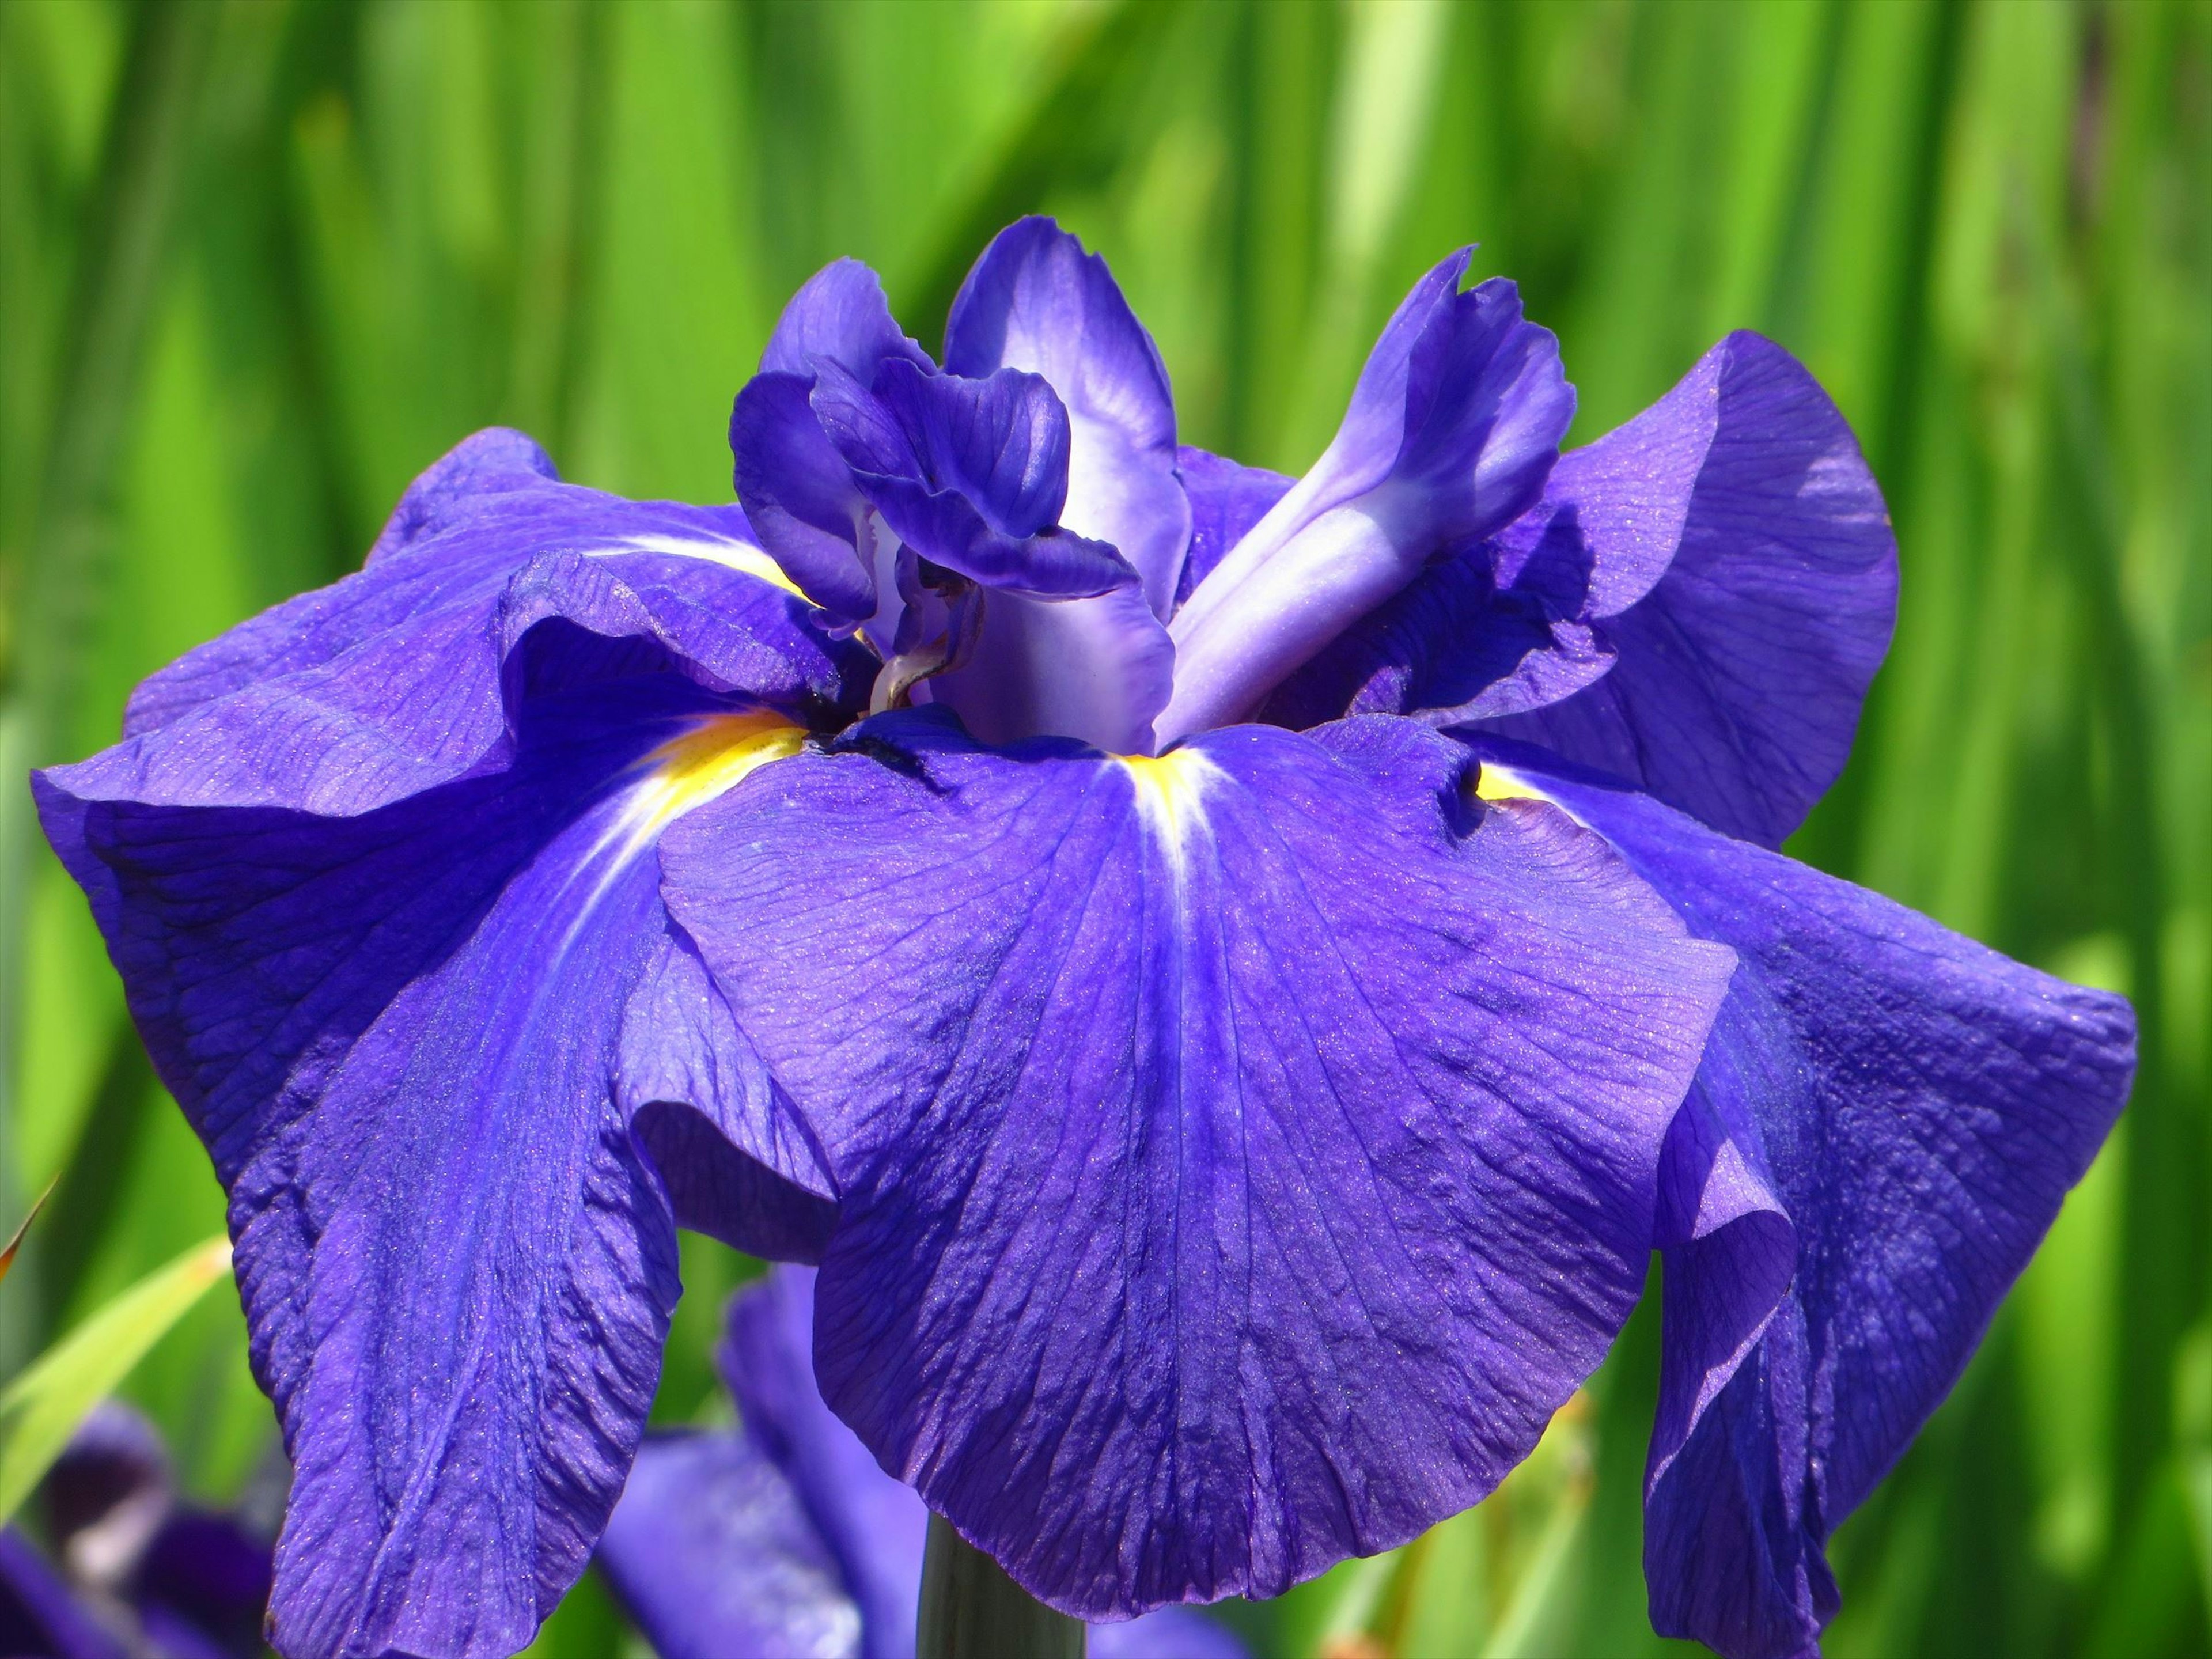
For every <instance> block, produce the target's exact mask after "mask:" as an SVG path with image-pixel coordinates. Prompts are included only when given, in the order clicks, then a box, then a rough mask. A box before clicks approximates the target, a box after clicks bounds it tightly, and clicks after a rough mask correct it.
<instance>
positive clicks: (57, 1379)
mask: <svg viewBox="0 0 2212 1659" xmlns="http://www.w3.org/2000/svg"><path fill="white" fill-rule="evenodd" d="M229 1274H230V1241H229V1240H228V1238H224V1237H215V1238H211V1239H209V1240H208V1241H207V1242H206V1243H203V1244H195V1245H194V1246H193V1247H192V1248H191V1249H189V1250H187V1251H185V1253H184V1255H180V1256H179V1257H178V1258H177V1259H176V1260H175V1261H172V1262H171V1263H170V1264H169V1265H168V1266H167V1267H163V1268H161V1269H160V1270H159V1271H158V1272H156V1273H154V1274H153V1275H151V1276H150V1277H149V1278H147V1279H141V1280H140V1281H139V1282H138V1283H137V1285H133V1286H131V1289H129V1290H128V1291H125V1292H124V1293H123V1294H122V1295H121V1296H119V1297H116V1298H115V1300H114V1301H112V1302H111V1303H109V1304H107V1305H106V1307H105V1308H102V1309H101V1310H100V1311H99V1312H98V1313H96V1314H94V1315H93V1316H92V1317H91V1318H89V1319H88V1320H86V1321H85V1322H84V1323H82V1325H80V1326H78V1327H77V1328H76V1329H75V1330H74V1331H71V1332H70V1334H69V1335H67V1336H66V1337H64V1338H63V1339H62V1340H61V1341H60V1342H58V1343H57V1344H56V1345H55V1346H53V1347H52V1348H50V1349H48V1350H47V1351H46V1353H44V1354H43V1355H41V1356H40V1358H38V1359H37V1360H35V1361H34V1362H33V1364H31V1366H30V1367H29V1369H27V1370H25V1371H24V1372H23V1373H22V1374H21V1376H17V1377H16V1378H15V1381H14V1382H12V1383H9V1385H8V1387H7V1389H6V1390H5V1391H4V1392H0V1522H6V1521H8V1520H9V1519H10V1518H12V1517H13V1516H14V1515H15V1511H16V1510H18V1509H20V1508H21V1507H22V1504H23V1500H24V1499H25V1498H28V1497H29V1496H30V1495H31V1492H32V1491H33V1488H34V1487H36V1486H38V1484H39V1481H40V1478H41V1477H42V1476H44V1475H45V1474H46V1471H47V1469H48V1468H52V1465H53V1461H54V1459H55V1458H57V1457H58V1456H60V1455H61V1453H62V1449H63V1448H64V1447H65V1446H66V1445H68V1444H69V1438H70V1435H72V1434H74V1433H75V1432H76V1426H77V1425H78V1424H80V1423H82V1421H83V1420H84V1419H85V1414H86V1413H88V1412H89V1411H91V1409H92V1408H93V1407H94V1406H96V1405H98V1404H99V1403H100V1401H102V1400H104V1399H106V1397H107V1396H108V1395H110V1394H112V1393H113V1392H114V1390H115V1387H116V1385H117V1384H118V1383H121V1382H122V1381H123V1379H124V1378H125V1376H129V1375H130V1374H131V1368H132V1367H133V1366H135V1365H137V1363H138V1362H139V1361H140V1360H141V1359H143V1358H145V1355H146V1351H147V1350H148V1349H149V1348H151V1347H152V1346H154V1345H155V1343H156V1342H158V1341H160V1340H161V1337H162V1336H163V1335H164V1334H166V1333H167V1331H168V1330H169V1329H170V1328H171V1327H173V1325H175V1324H176V1322H178V1321H179V1319H182V1318H183V1317H184V1316H185V1314H187V1313H189V1312H190V1311H191V1308H192V1305H193V1304H195V1303H197V1301H198V1300H199V1299H200V1297H202V1296H203V1295H204V1294H205V1293H206V1292H207V1290H208V1288H209V1287H210V1285H214V1284H215V1283H216V1281H217V1280H218V1279H226V1278H228V1277H229Z"/></svg>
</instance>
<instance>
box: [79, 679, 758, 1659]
mask: <svg viewBox="0 0 2212 1659" xmlns="http://www.w3.org/2000/svg"><path fill="white" fill-rule="evenodd" d="M585 638H586V639H588V638H589V636H585ZM545 648H546V649H548V650H565V651H569V652H574V651H577V650H581V649H584V648H586V647H584V646H583V645H582V644H580V642H579V641H577V640H576V639H574V638H573V637H561V636H556V638H555V639H554V640H553V641H551V642H550V644H549V645H548V646H547V647H545ZM592 648H594V649H599V650H602V651H605V652H609V653H620V652H621V651H623V650H624V649H626V648H629V647H624V646H623V644H622V643H621V642H617V641H599V642H598V644H597V645H596V646H595V647H592ZM517 672H518V675H519V677H520V678H521V679H522V680H523V681H524V682H525V683H526V684H527V683H528V682H529V681H531V680H532V678H553V679H554V680H555V681H556V683H557V682H558V679H559V678H560V677H559V676H558V675H550V676H549V675H546V674H544V671H542V670H541V671H540V672H539V673H538V675H533V674H532V669H531V665H529V664H527V663H525V664H523V665H521V666H520V668H519V669H518V670H517ZM700 696H701V694H700V693H699V692H698V690H696V687H693V686H691V684H690V682H689V681H688V680H685V679H684V678H683V677H681V676H678V675H671V674H670V673H667V672H665V671H659V672H648V673H638V674H636V675H635V678H629V679H624V678H601V679H599V680H598V681H596V682H595V683H592V684H588V685H586V686H585V687H583V688H580V689H579V690H572V691H569V692H568V693H566V694H560V695H554V696H541V697H538V698H534V699H532V700H530V701H527V702H525V703H524V704H523V706H522V710H521V726H520V731H519V732H518V737H517V744H516V749H517V755H516V760H515V763H514V764H513V767H512V768H511V769H509V770H508V771H507V772H505V773H502V774H498V775H489V776H485V777H480V778H476V779H470V780H465V781H461V782H459V783H457V784H455V785H453V786H449V787H447V788H445V789H442V790H438V791H433V792H431V793H428V794H426V795H422V796H418V797H416V798H413V799H409V800H406V801H402V802H398V803H395V804H394V805H391V806H389V807H386V808H383V809H381V810H380V811H374V812H368V813H364V814H361V815H357V816H354V817H342V818H330V817H316V816H313V815H310V814H306V813H301V812H297V811H282V810H272V809H270V808H205V807H200V808H178V807H174V806H168V805H146V804H143V803H140V802H134V801H131V800H127V799H125V800H113V799H85V798H83V797H82V796H71V795H70V794H68V793H64V790H65V788H66V782H67V775H66V774H64V775H62V781H59V782H57V781H52V778H51V777H50V778H49V779H48V780H42V793H43V795H44V800H43V805H44V806H45V809H46V818H47V823H48V827H49V831H50V833H51V834H52V836H53V837H54V839H55V841H56V842H57V845H58V848H60V850H61V851H62V853H63V854H64V860H65V861H66V862H67V863H68V864H69V865H70V867H71V869H72V870H73V872H76V873H77V874H78V875H79V877H80V878H81V879H82V880H83V881H84V882H85V884H86V885H87V887H88V891H90V893H91V895H92V897H93V901H94V914H95V915H96V916H97V917H98V918H99V919H100V921H101V923H102V925H103V929H104V931H105V932H106V934H107V936H108V939H109V941H110V945H111V948H112V950H113V951H115V953H116V956H117V960H118V967H119V968H120V969H122V971H123V975H124V978H125V985H126V987H127V988H128V990H129V992H130V994H131V1006H132V1011H133V1013H134V1015H135V1017H136V1018H137V1021H138V1023H139V1026H140V1030H141V1031H142V1032H143V1035H144V1036H146V1038H147V1041H148V1044H149V1048H150V1050H151V1052H152V1053H153V1054H154V1056H155V1061H156V1064H157V1065H158V1066H159V1067H160V1069H161V1073H162V1074H163V1076H164V1078H165V1079H167V1081H168V1082H169V1084H170V1085H171V1087H172V1089H173V1091H174V1092H175V1093H176V1094H177V1097H178V1098H179V1101H180V1103H182V1104H183V1105H184V1106H185V1109H186V1111H187V1113H188V1114H189V1115H191V1117H192V1119H193V1121H194V1123H195V1126H196V1127H197V1128H198V1129H199V1131H200V1133H201V1134H202V1136H203V1138H204V1139H205V1140H206V1141H207V1143H208V1146H209V1148H210V1152H211V1153H212V1154H213V1155H214V1157H215V1159H216V1167H217V1172H218V1174H219V1175H221V1176H222V1177H223V1179H224V1181H225V1182H226V1185H227V1186H228V1188H229V1189H230V1192H231V1200H232V1211H231V1213H232V1224H233V1229H234V1237H236V1239H237V1241H238V1262H239V1267H240V1286H241V1291H242V1294H243V1297H244V1299H245V1303H246V1313H247V1318H248V1323H249V1326H250V1328H251V1330H252V1339H253V1343H252V1353H253V1359H254V1363H255V1368H256V1373H257V1375H258V1376H259V1378H260V1379H261V1381H262V1382H263V1383H264V1386H265V1387H266V1388H267V1389H269V1391H270V1395H271V1396H272V1398H273V1399H274V1400H275V1401H276V1404H277V1407H278V1410H279V1413H280V1415H281V1416H282V1418H283V1423H284V1425H285V1430H286V1436H287V1443H288V1446H289V1449H290V1451H291V1453H292V1456H293V1460H294V1463H295V1470H296V1479H295V1484H294V1486H293V1490H292V1497H291V1502H290V1504H289V1510H288V1514H287V1517H286V1526H285V1533H284V1537H283V1541H282V1543H281V1546H280V1550H279V1556H278V1566H277V1583H276V1593H275V1595H274V1597H273V1599H272V1603H271V1618H272V1621H273V1628H274V1630H275V1632H276V1641H277V1644H278V1645H279V1646H280V1647H281V1648H283V1650H284V1651H285V1652H287V1653H288V1654H289V1655H292V1656H295V1659H304V1656H321V1655H352V1654H356V1653H376V1652H382V1651H385V1650H387V1649H397V1650H404V1651H407V1652H410V1653H416V1654H422V1655H426V1656H438V1655H448V1654H452V1655H473V1654H480V1653H493V1652H501V1653H504V1652H508V1651H512V1650H514V1649H516V1648H518V1647H520V1646H521V1645H524V1644H526V1643H527V1642H528V1640H529V1639H530V1637H531V1635H532V1632H533V1631H534V1630H535V1628H536V1626H537V1623H538V1620H539V1619H540V1618H541V1617H543V1615H544V1613H546V1612H548V1611H550V1608H551V1607H552V1606H553V1605H554V1603H555V1602H556V1601H557V1600H558V1599H559V1597H560V1595H562V1593H563V1592H564V1591H565V1590H566V1589H567V1588H568V1584H569V1583H571V1582H572V1581H573V1579H574V1577H575V1575H576V1573H577V1572H578V1571H580V1570H581V1567H582V1565H583V1564H584V1561H585V1559H586V1557H587V1555H588V1553H589V1552H590V1549H591V1547H592V1543H593V1541H595V1539H596V1537H597V1534H598V1531H599V1527H600V1525H601V1524H602V1522H604V1519H605V1515H606V1513H607V1510H608V1509H609V1507H610V1506H611V1504H612V1502H613V1500H614V1498H615V1496H616V1494H617V1492H618V1491H619V1490H620V1487H621V1484H622V1480H623V1474H624V1472H625V1470H626V1468H627V1465H628V1461H629V1454H630V1450H631V1448H632V1446H633V1445H634V1444H635V1437H636V1435H637V1433H638V1431H639V1429H640V1427H641V1425H642V1422H643V1419H644V1414H645V1412H646V1410H647V1407H648V1406H649V1404H650V1402H651V1399H652V1394H653V1385H654V1382H655V1379H656V1377H657V1375H658V1370H659V1350H660V1345H661V1341H662V1339H663V1337H664V1335H665V1327H666V1319H667V1315H668V1311H669V1309H670V1308H671V1306H672V1304H673V1303H674V1300H675V1297H676V1295H677V1292H678V1283H677V1279H676V1273H675V1261H674V1232H673V1221H672V1218H671V1214H670V1211H669V1204H668V1200H667V1197H666V1195H665V1193H664V1191H663V1188H662V1186H661V1182H660V1180H659V1175H658V1173H657V1171H656V1170H654V1169H653V1166H652V1164H650V1163H649V1162H647V1160H646V1159H645V1158H643V1157H642V1156H641V1152H640V1148H639V1142H638V1140H637V1139H635V1138H634V1137H633V1135H632V1133H630V1127H629V1123H628V1122H627V1121H626V1117H625V1113H624V1110H623V1106H622V1103H621V1102H620V1099H619V1091H618V1090H617V1088H616V1086H615V1083H614V1074H615V1071H616V1068H617V1065H618V1064H619V1060H620V1055H621V1046H622V1045H621V1038H622V1028H623V1015H624V1005H625V1002H626V1000H627V999H628V997H629V994H631V992H632V991H633V990H634V989H635V987H637V986H638V985H639V983H640V982H641V979H642V977H643V976H644V975H646V974H647V971H648V970H649V969H650V968H651V967H652V965H653V963H654V962H655V960H656V957H657V952H658V951H659V947H660V945H661V944H662V941H663V940H664V939H665V936H666V929H667V925H668V924H667V922H666V920H665V915H663V913H662V911H661V908H660V905H659V898H658V896H657V888H656V883H657V870H656V868H655V866H654V861H653V854H652V851H651V846H650V841H649V838H648V836H647V830H649V829H651V828H652V825H651V823H650V815H649V814H648V815H647V816H646V817H643V818H641V816H640V809H641V805H650V804H651V799H652V798H651V796H650V793H649V792H650V791H651V790H653V788H654V787H656V777H655V775H653V774H651V773H647V774H642V775H640V774H636V773H635V772H634V771H633V768H634V767H635V764H636V763H637V762H638V760H639V759H640V758H641V750H647V749H649V748H650V746H651V744H652V743H653V739H654V738H656V737H658V736H659V735H661V734H662V733H665V732H666V731H668V730H669V729H670V728H671V722H672V721H673V720H676V719H678V718H679V717H681V716H683V715H684V712H685V710H686V709H687V708H691V709H696V707H697V703H698V699H699V697H700ZM678 729H680V727H679V728H678ZM633 776H635V777H637V778H638V779H639V781H637V782H635V784H632V783H629V782H628V781H626V780H628V779H629V778H630V777H633ZM708 1105H709V1106H710V1108H711V1107H713V1106H714V1103H711V1102H710V1103H708ZM743 1150H744V1151H746V1152H748V1153H749V1154H750V1155H754V1156H757V1157H763V1158H765V1157H767V1156H769V1155H770V1153H771V1152H772V1149H769V1148H763V1147H759V1146H750V1147H746V1148H744V1149H743ZM462 1564H465V1566H464V1565H462Z"/></svg>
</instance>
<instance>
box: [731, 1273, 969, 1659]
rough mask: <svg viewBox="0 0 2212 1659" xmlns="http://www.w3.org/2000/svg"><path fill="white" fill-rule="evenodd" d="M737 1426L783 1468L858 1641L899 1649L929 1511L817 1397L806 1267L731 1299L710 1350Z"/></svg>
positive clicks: (876, 1655)
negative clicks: (857, 1620) (832, 1562)
mask: <svg viewBox="0 0 2212 1659" xmlns="http://www.w3.org/2000/svg"><path fill="white" fill-rule="evenodd" d="M717 1358H718V1359H719V1361H720V1368H721V1372H722V1377H723V1380H724V1382H726V1383H727V1384H728V1385H729V1389H730V1393H731V1394H732V1396H733V1397H734V1398H735V1399H736V1401H737V1402H738V1418H739V1420H740V1421H741V1423H742V1424H743V1425H744V1431H745V1433H746V1434H747V1435H748V1436H750V1437H751V1439H752V1440H753V1442H754V1443H755V1444H756V1445H757V1446H758V1447H759V1448H760V1449H761V1450H762V1451H763V1453H764V1454H765V1455H767V1457H768V1458H769V1461H770V1462H773V1463H774V1464H775V1467H776V1468H779V1469H781V1471H782V1472H783V1474H784V1477H785V1478H786V1479H787V1480H789V1481H790V1482H791V1484H792V1487H793V1491H794V1492H797V1493H798V1494H799V1502H800V1503H801V1504H802V1505H803V1506H804V1507H805V1511H806V1514H807V1516H808V1518H809V1521H810V1522H811V1524H812V1526H813V1528H814V1529H815V1531H816V1532H817V1534H819V1535H820V1536H821V1538H822V1540H823V1543H824V1544H825V1545H826V1546H827V1547H828V1548H829V1552H830V1553H831V1554H832V1555H833V1556H835V1557H836V1559H837V1562H838V1564H839V1570H840V1572H841V1573H842V1578H843V1582H844V1584H845V1588H846V1591H847V1593H848V1595H851V1596H852V1597H853V1599H854V1601H855V1602H856V1603H858V1605H859V1607H860V1615H861V1630H862V1637H861V1642H860V1652H862V1653H863V1654H865V1655H866V1656H867V1659H908V1656H910V1655H911V1654H912V1653H913V1652H914V1649H915V1607H916V1605H917V1602H916V1596H917V1593H918V1591H919V1589H920V1587H921V1555H922V1546H923V1542H924V1540H925V1538H926V1536H927V1532H928V1527H929V1511H928V1510H926V1509H924V1508H923V1507H922V1502H921V1498H919V1497H918V1496H916V1495H915V1491H914V1489H913V1488H912V1487H911V1486H904V1485H902V1484H901V1483H900V1482H899V1481H896V1480H893V1479H891V1477H890V1475H888V1474H884V1472H883V1470H882V1469H881V1468H879V1467H878V1465H877V1463H876V1460H875V1458H874V1457H873V1456H872V1455H871V1454H870V1453H869V1451H868V1449H867V1448H866V1446H863V1445H862V1444H861V1443H860V1440H859V1438H858V1437H855V1436H854V1433H853V1431H851V1430H850V1429H848V1428H847V1427H846V1426H845V1425H843V1424H842V1423H841V1422H839V1421H838V1420H837V1418H836V1414H835V1413H832V1412H831V1411H830V1409H829V1407H828V1406H826V1405H824V1404H823V1400H822V1394H821V1390H820V1389H817V1387H816V1386H815V1382H814V1274H813V1273H812V1271H811V1269H808V1268H805V1267H777V1268H775V1269H773V1270H771V1271H770V1273H769V1275H768V1277H767V1278H766V1279H764V1280H763V1281H762V1282H761V1283H759V1284H758V1285H751V1286H749V1287H747V1288H746V1289H745V1290H744V1291H739V1292H738V1294H737V1295H736V1296H734V1297H732V1298H731V1299H730V1310H729V1330H728V1334H727V1336H726V1339H725V1340H724V1342H723V1345H722V1348H721V1351H720V1354H719V1355H718V1356H717Z"/></svg>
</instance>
